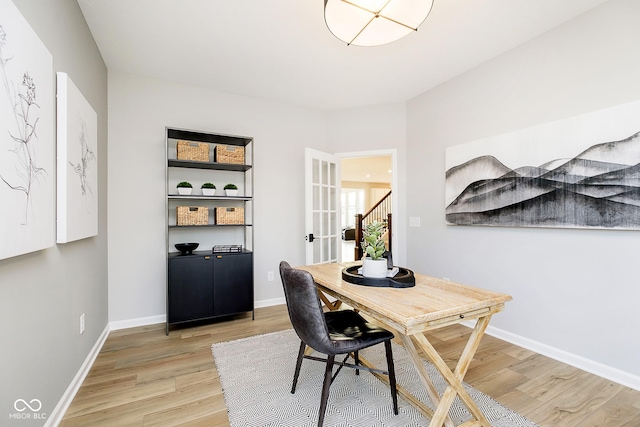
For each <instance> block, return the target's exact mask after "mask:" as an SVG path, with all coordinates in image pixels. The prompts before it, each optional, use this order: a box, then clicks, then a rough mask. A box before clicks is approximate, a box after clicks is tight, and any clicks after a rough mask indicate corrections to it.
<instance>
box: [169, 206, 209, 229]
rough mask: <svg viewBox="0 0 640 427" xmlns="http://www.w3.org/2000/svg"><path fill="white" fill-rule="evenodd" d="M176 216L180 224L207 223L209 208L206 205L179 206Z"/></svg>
mask: <svg viewBox="0 0 640 427" xmlns="http://www.w3.org/2000/svg"><path fill="white" fill-rule="evenodd" d="M176 218H177V224H178V225H207V224H209V209H208V208H206V207H204V206H178V207H177V208H176Z"/></svg>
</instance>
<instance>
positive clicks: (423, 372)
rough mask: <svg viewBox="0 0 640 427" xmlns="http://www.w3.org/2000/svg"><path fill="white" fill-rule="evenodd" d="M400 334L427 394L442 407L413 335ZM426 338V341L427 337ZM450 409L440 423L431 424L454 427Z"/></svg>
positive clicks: (434, 402)
mask: <svg viewBox="0 0 640 427" xmlns="http://www.w3.org/2000/svg"><path fill="white" fill-rule="evenodd" d="M399 335H400V338H401V339H402V344H403V345H404V348H405V350H407V352H408V353H409V356H410V357H411V360H413V365H414V366H415V367H416V369H417V370H418V376H419V377H420V379H421V380H422V384H423V385H424V387H425V388H426V389H427V395H428V396H429V399H431V402H432V403H433V406H434V407H435V408H436V409H440V406H442V405H441V404H440V396H439V395H438V392H437V391H436V387H435V386H434V385H433V382H432V381H431V378H430V377H429V373H428V372H427V368H425V367H424V364H423V363H422V358H421V357H420V355H419V354H418V350H416V347H415V346H414V345H413V341H412V340H411V337H409V336H406V335H404V334H399ZM416 336H422V337H423V338H424V335H422V334H418V335H416ZM424 339H425V341H426V338H424ZM427 342H428V341H427ZM429 345H430V344H429ZM445 366H446V365H445ZM448 411H449V407H447V411H445V413H444V415H445V416H444V417H442V420H440V424H434V423H433V421H432V422H431V423H430V424H429V425H430V426H431V425H434V426H435V425H437V426H442V424H443V423H444V425H445V426H446V427H453V425H454V424H453V421H451V418H450V417H449V414H448ZM435 415H436V414H435V413H434V414H433V416H432V417H431V419H432V420H433V419H434V418H435Z"/></svg>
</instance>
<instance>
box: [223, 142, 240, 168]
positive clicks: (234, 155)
mask: <svg viewBox="0 0 640 427" xmlns="http://www.w3.org/2000/svg"><path fill="white" fill-rule="evenodd" d="M216 162H218V163H233V164H236V165H242V164H244V147H237V146H235V145H216Z"/></svg>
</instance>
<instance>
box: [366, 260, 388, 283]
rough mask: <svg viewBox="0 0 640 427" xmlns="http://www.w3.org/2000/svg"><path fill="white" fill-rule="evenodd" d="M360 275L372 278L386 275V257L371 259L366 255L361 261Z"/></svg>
mask: <svg viewBox="0 0 640 427" xmlns="http://www.w3.org/2000/svg"><path fill="white" fill-rule="evenodd" d="M362 275H363V276H364V277H370V278H374V279H382V278H385V277H387V259H386V258H380V259H376V260H373V259H371V258H369V257H366V258H365V259H364V260H363V261H362Z"/></svg>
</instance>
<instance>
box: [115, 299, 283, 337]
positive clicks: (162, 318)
mask: <svg viewBox="0 0 640 427" xmlns="http://www.w3.org/2000/svg"><path fill="white" fill-rule="evenodd" d="M280 304H286V301H285V299H284V297H282V298H272V299H266V300H262V301H256V302H255V303H254V307H255V308H262V307H271V306H272V305H280ZM166 321H167V316H166V315H164V314H159V315H157V316H149V317H138V318H135V319H127V320H118V321H115V322H110V323H109V326H110V327H111V330H112V331H118V330H120V329H128V328H135V327H138V326H147V325H155V324H157V323H165V322H166Z"/></svg>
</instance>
